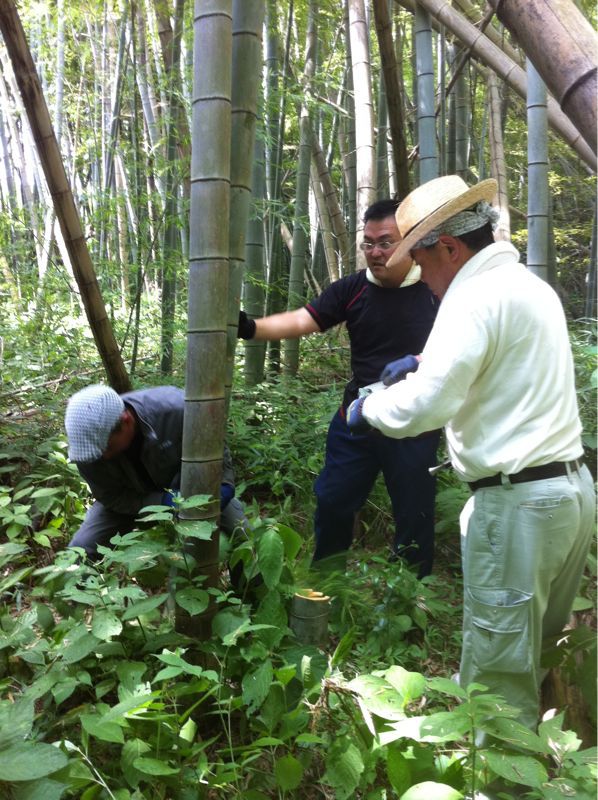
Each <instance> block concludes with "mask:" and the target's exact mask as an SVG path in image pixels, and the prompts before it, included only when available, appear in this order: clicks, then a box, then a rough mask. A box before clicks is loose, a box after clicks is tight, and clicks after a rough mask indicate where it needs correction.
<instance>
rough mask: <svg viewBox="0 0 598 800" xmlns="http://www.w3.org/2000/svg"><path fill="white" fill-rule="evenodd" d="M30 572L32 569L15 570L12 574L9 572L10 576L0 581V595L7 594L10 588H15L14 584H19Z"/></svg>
mask: <svg viewBox="0 0 598 800" xmlns="http://www.w3.org/2000/svg"><path fill="white" fill-rule="evenodd" d="M32 572H33V567H22V568H21V569H16V570H15V571H14V572H11V573H10V575H7V576H6V578H4V579H3V580H1V581H0V595H2V594H4V592H7V591H8V590H9V589H10V588H11V587H12V586H15V584H17V583H20V582H21V581H22V580H23V579H24V578H26V577H27V576H28V575H30V574H31V573H32Z"/></svg>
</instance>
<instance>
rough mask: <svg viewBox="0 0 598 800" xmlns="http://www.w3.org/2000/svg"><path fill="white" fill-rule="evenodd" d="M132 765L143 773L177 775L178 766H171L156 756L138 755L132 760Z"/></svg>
mask: <svg viewBox="0 0 598 800" xmlns="http://www.w3.org/2000/svg"><path fill="white" fill-rule="evenodd" d="M133 766H134V767H135V769H138V770H139V772H143V773H144V774H145V775H177V774H178V773H179V772H180V768H179V767H171V766H169V765H168V764H167V763H166V762H165V761H160V760H159V759H158V758H144V757H143V756H140V757H139V758H136V759H135V760H134V761H133Z"/></svg>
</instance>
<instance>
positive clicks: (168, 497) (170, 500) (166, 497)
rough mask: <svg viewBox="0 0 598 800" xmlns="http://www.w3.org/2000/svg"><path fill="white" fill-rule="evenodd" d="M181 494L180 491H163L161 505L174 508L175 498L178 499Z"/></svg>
mask: <svg viewBox="0 0 598 800" xmlns="http://www.w3.org/2000/svg"><path fill="white" fill-rule="evenodd" d="M180 496H181V493H180V492H164V494H163V495H162V503H161V505H163V506H170V507H171V508H176V502H175V500H178V499H179V497H180Z"/></svg>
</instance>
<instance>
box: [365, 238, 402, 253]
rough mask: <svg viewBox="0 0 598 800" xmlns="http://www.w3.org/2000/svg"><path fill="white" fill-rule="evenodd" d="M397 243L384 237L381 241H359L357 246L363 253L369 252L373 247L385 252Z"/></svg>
mask: <svg viewBox="0 0 598 800" xmlns="http://www.w3.org/2000/svg"><path fill="white" fill-rule="evenodd" d="M397 245H398V242H391V241H389V240H388V239H385V240H384V241H383V242H361V244H360V245H359V248H360V250H363V251H364V252H365V253H371V252H372V250H373V249H374V247H377V248H378V249H379V250H382V251H383V252H386V251H387V250H392V248H393V247H396V246H397Z"/></svg>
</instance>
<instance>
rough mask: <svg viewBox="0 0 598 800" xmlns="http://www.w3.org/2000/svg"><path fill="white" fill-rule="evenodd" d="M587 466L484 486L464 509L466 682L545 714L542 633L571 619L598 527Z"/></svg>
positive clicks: (533, 717) (532, 717)
mask: <svg viewBox="0 0 598 800" xmlns="http://www.w3.org/2000/svg"><path fill="white" fill-rule="evenodd" d="M595 499H596V498H595V493H594V485H593V482H592V477H591V475H590V472H589V470H588V469H587V467H585V466H583V467H581V469H580V470H579V472H578V471H577V470H573V469H571V470H569V472H568V475H565V476H563V477H556V478H549V479H547V480H540V481H530V482H528V483H515V484H511V483H509V482H505V483H504V484H503V485H501V486H493V487H489V488H483V489H478V490H477V491H476V492H475V494H474V495H473V496H472V497H471V498H470V499H469V500H468V501H467V503H466V505H465V507H464V509H463V512H462V514H461V548H462V549H461V553H462V560H463V589H464V605H463V650H462V654H461V670H460V683H461V685H462V686H467V685H468V684H470V683H471V682H473V681H475V682H476V683H481V684H484V685H485V686H487V687H488V689H489V690H490V691H491V692H495V693H497V694H500V695H502V696H503V697H504V698H505V699H506V701H507V702H508V703H509V704H511V705H513V706H516V707H517V708H519V709H520V712H521V713H520V717H519V719H520V721H521V722H522V723H523V724H524V725H526V726H528V727H529V728H532V729H534V728H535V727H536V725H537V722H538V713H539V690H540V683H541V681H542V677H543V674H544V673H543V671H542V670H541V668H540V655H541V651H542V642H543V640H544V639H546V638H548V637H551V636H555V635H557V634H559V633H560V632H561V631H562V629H563V627H564V626H565V625H566V624H567V621H568V619H569V615H570V613H571V608H572V606H573V601H574V599H575V595H576V592H577V590H578V588H579V583H580V579H581V576H582V573H583V569H584V565H585V561H586V557H587V554H588V549H589V546H590V542H591V539H592V532H593V529H594V510H595Z"/></svg>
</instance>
